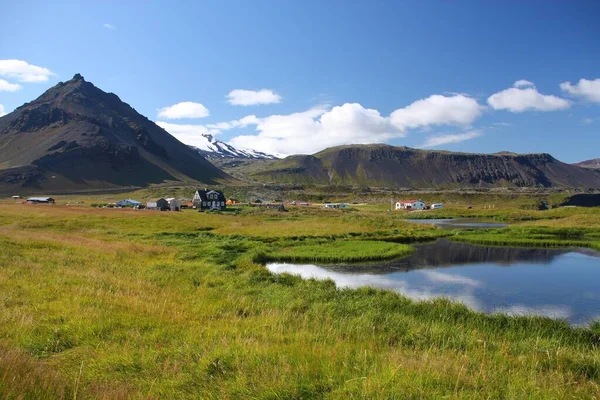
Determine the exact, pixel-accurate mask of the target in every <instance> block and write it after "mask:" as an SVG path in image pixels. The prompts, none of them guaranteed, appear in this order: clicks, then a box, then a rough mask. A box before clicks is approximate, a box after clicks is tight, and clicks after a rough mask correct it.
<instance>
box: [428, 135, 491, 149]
mask: <svg viewBox="0 0 600 400" xmlns="http://www.w3.org/2000/svg"><path fill="white" fill-rule="evenodd" d="M481 135H482V133H481V132H480V131H470V132H465V133H456V134H448V135H435V136H430V137H428V138H427V139H426V140H425V143H423V144H422V145H421V146H420V147H436V146H441V145H444V144H449V143H460V142H464V141H465V140H469V139H474V138H477V137H480V136H481Z"/></svg>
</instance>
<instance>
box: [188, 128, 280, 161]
mask: <svg viewBox="0 0 600 400" xmlns="http://www.w3.org/2000/svg"><path fill="white" fill-rule="evenodd" d="M202 137H203V138H204V139H205V140H203V141H202V142H201V143H196V146H190V147H191V148H192V149H194V150H196V151H197V152H198V153H199V154H200V155H202V156H204V157H206V158H250V159H255V160H276V159H277V158H279V157H276V156H274V155H272V154H267V153H263V152H260V151H256V150H250V149H236V148H235V147H233V146H232V145H230V144H227V143H225V142H221V141H220V140H217V139H215V138H214V136H213V135H211V134H203V135H202Z"/></svg>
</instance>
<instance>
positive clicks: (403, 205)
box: [396, 200, 425, 210]
mask: <svg viewBox="0 0 600 400" xmlns="http://www.w3.org/2000/svg"><path fill="white" fill-rule="evenodd" d="M424 209H425V203H424V202H423V201H422V200H400V201H398V202H397V203H396V210H424Z"/></svg>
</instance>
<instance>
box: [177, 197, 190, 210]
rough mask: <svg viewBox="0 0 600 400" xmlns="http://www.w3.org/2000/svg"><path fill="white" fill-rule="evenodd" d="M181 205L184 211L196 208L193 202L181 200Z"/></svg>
mask: <svg viewBox="0 0 600 400" xmlns="http://www.w3.org/2000/svg"><path fill="white" fill-rule="evenodd" d="M179 204H181V209H182V210H187V209H188V208H194V203H193V202H192V201H191V200H187V199H181V200H179Z"/></svg>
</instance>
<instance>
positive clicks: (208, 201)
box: [192, 189, 226, 211]
mask: <svg viewBox="0 0 600 400" xmlns="http://www.w3.org/2000/svg"><path fill="white" fill-rule="evenodd" d="M225 202H226V199H225V195H224V194H223V192H221V191H218V190H208V189H204V190H196V193H195V194H194V198H193V199H192V203H193V204H194V207H196V209H198V211H205V210H210V211H221V210H224V209H225V207H226V205H225Z"/></svg>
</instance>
